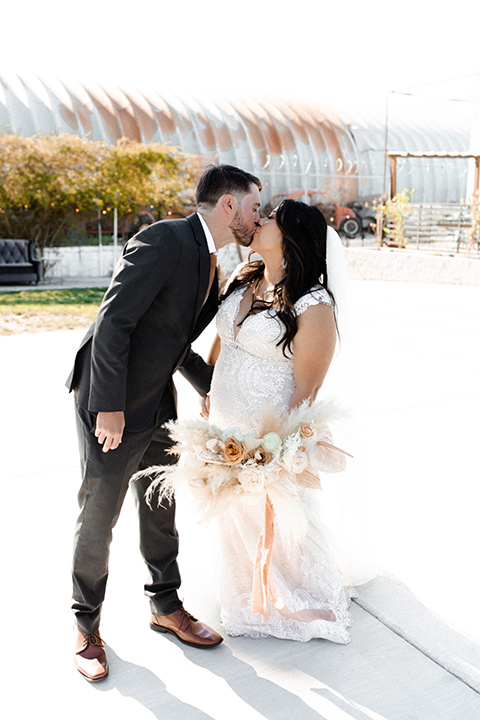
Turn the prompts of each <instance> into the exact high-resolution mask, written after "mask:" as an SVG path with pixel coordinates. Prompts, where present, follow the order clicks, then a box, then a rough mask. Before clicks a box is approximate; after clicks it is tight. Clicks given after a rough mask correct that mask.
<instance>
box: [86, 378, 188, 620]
mask: <svg viewBox="0 0 480 720" xmlns="http://www.w3.org/2000/svg"><path fill="white" fill-rule="evenodd" d="M75 413H76V421H77V434H78V442H79V450H80V466H81V473H82V479H83V481H82V485H81V488H80V492H79V494H78V502H79V506H80V514H79V516H78V520H77V524H76V528H75V535H74V549H73V568H72V576H73V606H72V608H73V611H74V613H75V616H76V621H77V626H78V629H79V630H80V631H82V632H85V633H91V632H93V631H94V630H96V629H97V628H98V627H99V624H100V614H101V607H102V603H103V600H104V597H105V589H106V585H107V578H108V560H109V554H110V543H111V540H112V530H113V528H114V526H115V524H116V522H117V520H118V517H119V515H120V510H121V508H122V505H123V501H124V499H125V495H126V493H127V490H128V487H129V484H130V487H131V489H132V492H133V495H134V498H135V505H136V508H137V511H138V518H139V525H140V551H141V553H142V556H143V558H144V560H145V563H146V565H147V567H148V570H149V573H150V581H149V582H148V583H147V584H146V585H145V594H146V595H147V597H149V598H150V606H151V610H152V612H154V613H156V614H159V615H169V614H170V613H172V612H174V611H175V610H178V608H179V607H181V605H182V603H181V601H180V600H179V598H178V595H177V590H178V588H179V587H180V572H179V569H178V565H177V554H178V535H177V531H176V527H175V503H174V501H172V502H170V503H169V502H168V501H165V500H164V501H162V505H161V506H160V507H158V506H157V499H156V498H154V501H153V502H152V507H150V506H149V505H148V504H147V502H146V500H145V492H146V489H147V487H148V485H149V483H150V478H148V477H147V478H143V479H140V480H137V481H135V482H132V483H129V481H130V478H131V476H132V475H133V474H134V473H136V472H137V471H138V470H143V469H145V468H147V467H150V466H151V465H166V464H171V463H174V462H176V459H175V456H171V455H168V454H167V452H166V451H167V450H168V448H169V447H170V446H171V444H172V443H171V440H170V438H169V436H168V433H167V432H166V430H165V429H163V428H162V425H163V424H164V423H165V422H166V421H167V420H171V419H176V401H175V389H174V386H173V381H172V383H171V386H170V387H169V388H167V390H166V393H165V395H164V397H163V398H162V406H161V408H160V410H159V411H158V412H157V414H156V417H155V419H154V421H153V422H152V423H151V424H150V425H149V426H148V427H147V428H146V429H145V430H142V431H140V432H128V431H125V432H124V434H123V438H122V443H121V444H120V445H119V447H118V448H117V449H116V450H109V451H108V452H107V453H104V452H102V446H101V445H100V444H99V443H98V441H97V438H96V437H95V423H96V413H91V412H89V411H88V410H85V409H84V408H82V407H80V406H79V405H78V403H77V401H76V400H75Z"/></svg>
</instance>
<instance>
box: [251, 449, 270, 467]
mask: <svg viewBox="0 0 480 720" xmlns="http://www.w3.org/2000/svg"><path fill="white" fill-rule="evenodd" d="M251 457H252V459H253V460H255V462H256V463H257V464H258V465H268V463H269V462H271V460H272V453H271V452H268V450H265V449H264V448H261V447H259V448H257V449H256V450H254V451H253V453H251Z"/></svg>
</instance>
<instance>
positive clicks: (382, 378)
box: [0, 282, 480, 720]
mask: <svg viewBox="0 0 480 720" xmlns="http://www.w3.org/2000/svg"><path fill="white" fill-rule="evenodd" d="M353 285H354V300H355V308H356V318H357V323H356V326H357V338H358V340H359V342H358V344H357V355H356V367H357V378H358V381H359V385H360V388H361V394H360V400H359V401H360V413H359V419H360V426H361V446H362V452H363V458H362V466H363V472H364V483H365V491H366V493H367V494H368V501H369V505H370V508H371V512H370V516H371V526H372V528H371V529H372V537H373V539H374V546H375V548H376V552H377V557H378V560H379V562H380V564H381V566H382V567H383V568H384V572H383V573H382V575H380V576H379V577H377V578H376V579H375V580H373V581H372V582H371V583H369V584H368V585H367V586H364V587H363V588H361V589H360V592H359V598H358V599H357V600H356V601H355V602H354V604H353V605H352V614H353V618H354V624H353V626H352V632H351V635H352V641H351V643H350V644H349V645H347V646H340V645H334V644H332V643H328V642H325V641H318V640H317V641H311V642H309V643H306V644H301V643H294V642H285V641H279V640H275V639H266V640H249V639H246V638H226V640H225V642H224V643H223V645H221V646H220V647H219V648H217V649H214V650H211V651H201V650H195V649H193V648H188V647H186V646H183V645H179V644H177V643H176V642H175V640H173V639H169V638H168V637H167V636H160V635H159V634H157V633H152V632H151V631H150V630H149V628H148V605H147V601H146V599H145V598H144V596H143V589H142V587H143V582H144V579H145V571H144V566H143V563H142V561H141V559H140V556H139V553H138V551H137V545H138V541H137V529H136V518H135V513H134V509H133V502H132V501H131V498H130V497H127V502H126V505H125V508H124V512H123V513H122V516H121V518H120V521H119V523H118V526H117V528H116V529H115V532H114V542H113V544H112V555H111V572H110V578H109V585H108V590H107V598H106V602H105V608H104V614H103V620H102V634H103V636H104V638H105V639H106V642H107V645H108V653H109V658H110V668H111V673H110V676H109V678H107V679H106V680H105V681H104V682H102V683H99V684H97V685H89V684H88V683H87V682H85V681H84V680H83V678H81V677H80V675H79V674H78V673H77V672H76V671H75V669H74V667H73V663H72V660H71V625H72V618H71V614H70V610H69V594H70V579H69V566H70V549H71V536H72V531H73V524H74V520H75V517H76V497H75V496H76V491H77V488H78V482H79V481H78V463H77V450H76V440H75V434H74V423H73V409H72V403H71V398H70V397H69V396H68V394H67V392H66V390H65V388H64V387H63V380H64V378H65V377H66V375H67V374H68V371H69V368H70V364H71V361H72V357H73V354H74V352H75V349H76V347H77V345H78V342H79V340H80V338H81V336H82V334H83V329H79V330H78V331H70V332H58V333H43V334H35V335H17V336H8V337H1V338H0V373H1V374H0V377H1V378H2V391H1V404H2V412H1V417H0V438H1V454H0V458H1V459H0V468H1V470H0V492H1V497H2V503H1V505H0V534H1V547H2V556H3V560H2V569H3V572H2V580H3V582H2V592H1V596H0V606H1V610H2V615H1V616H2V618H3V620H4V622H3V626H2V636H3V643H2V646H3V648H2V654H1V660H0V664H1V666H2V667H1V670H0V677H1V678H2V694H1V696H0V707H1V708H2V716H3V717H6V718H9V719H10V718H28V717H34V716H37V715H47V714H48V716H49V718H52V719H54V720H56V719H57V718H62V719H63V718H69V720H70V719H72V720H76V719H77V718H84V717H85V716H86V715H87V716H88V717H89V718H93V719H95V720H96V718H100V717H105V716H106V717H118V718H123V717H125V718H127V717H128V718H135V719H136V718H143V717H145V718H147V717H156V718H166V719H168V720H170V719H172V720H176V719H177V718H179V719H180V718H181V720H190V719H197V718H214V719H215V720H232V719H233V720H236V719H237V718H239V719H242V720H243V719H244V718H245V719H246V720H250V718H252V719H257V718H258V719H259V718H268V720H283V719H285V720H291V719H292V718H299V719H301V720H313V719H314V718H324V719H325V720H349V719H350V718H353V719H354V720H407V719H408V720H477V718H480V620H479V615H478V613H477V599H478V597H479V594H480V593H479V591H480V583H479V578H478V570H477V568H478V530H477V528H478V507H479V500H480V490H479V472H478V467H479V465H478V450H477V443H478V430H479V420H478V407H479V396H480V373H479V357H480V352H479V350H480V313H479V309H480V288H479V287H468V286H449V285H441V286H440V285H433V284H425V285H424V284H416V283H410V284H406V283H389V282H359V283H354V284H353ZM208 342H209V337H208V333H207V335H206V337H204V338H202V339H201V340H200V341H199V344H198V345H199V349H200V350H201V351H202V350H204V349H205V347H206V346H208ZM177 385H178V388H179V394H180V403H181V411H182V412H184V413H185V412H189V413H191V412H193V411H194V410H195V409H196V397H195V393H194V392H192V391H191V390H190V388H189V387H188V386H187V385H186V384H185V383H184V382H183V380H182V378H179V380H178V383H177ZM178 524H179V531H180V535H181V557H180V561H181V568H182V575H183V585H182V592H183V596H184V599H185V605H186V607H187V608H188V609H190V610H191V611H192V612H194V613H196V614H198V615H199V616H200V617H201V618H202V619H204V620H205V621H207V622H209V623H210V624H211V625H213V626H214V627H216V628H217V629H219V630H220V631H221V627H220V624H219V618H218V607H217V604H216V600H215V593H214V573H213V563H212V560H211V555H210V553H209V550H208V547H209V545H208V530H207V529H206V528H205V527H204V526H201V525H200V526H199V525H195V524H194V521H193V519H192V518H191V517H190V516H189V514H188V509H187V508H186V507H180V508H179V519H178Z"/></svg>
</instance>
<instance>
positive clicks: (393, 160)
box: [385, 150, 480, 198]
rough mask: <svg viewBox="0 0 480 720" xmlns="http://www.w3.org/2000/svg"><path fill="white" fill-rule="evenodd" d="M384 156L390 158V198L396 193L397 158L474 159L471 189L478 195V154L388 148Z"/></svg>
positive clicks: (479, 164)
mask: <svg viewBox="0 0 480 720" xmlns="http://www.w3.org/2000/svg"><path fill="white" fill-rule="evenodd" d="M385 157H389V158H390V198H393V197H394V196H395V195H396V194H397V158H442V159H444V160H445V159H450V158H451V159H462V160H475V175H474V178H473V191H474V193H476V194H475V197H476V196H477V195H478V183H479V176H480V155H472V153H468V152H403V151H396V150H389V151H388V152H387V153H385Z"/></svg>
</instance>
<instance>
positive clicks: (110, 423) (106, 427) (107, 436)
mask: <svg viewBox="0 0 480 720" xmlns="http://www.w3.org/2000/svg"><path fill="white" fill-rule="evenodd" d="M124 428H125V414H124V413H123V412H99V413H98V415H97V425H96V428H95V437H96V438H98V442H99V443H100V445H103V448H102V452H104V453H106V452H108V451H109V450H116V449H117V448H118V446H119V445H120V443H121V442H122V436H123V430H124Z"/></svg>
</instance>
